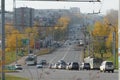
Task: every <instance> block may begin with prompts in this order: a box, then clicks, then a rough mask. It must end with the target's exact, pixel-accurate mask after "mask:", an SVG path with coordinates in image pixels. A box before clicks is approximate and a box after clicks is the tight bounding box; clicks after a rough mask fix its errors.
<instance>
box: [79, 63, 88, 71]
mask: <svg viewBox="0 0 120 80" xmlns="http://www.w3.org/2000/svg"><path fill="white" fill-rule="evenodd" d="M80 69H81V70H84V69H86V70H90V64H89V63H82V64H81V66H80Z"/></svg>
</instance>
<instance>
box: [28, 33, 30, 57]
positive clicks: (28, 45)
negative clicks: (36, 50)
mask: <svg viewBox="0 0 120 80" xmlns="http://www.w3.org/2000/svg"><path fill="white" fill-rule="evenodd" d="M29 54H30V33H28V55H29Z"/></svg>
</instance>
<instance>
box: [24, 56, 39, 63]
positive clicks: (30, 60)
mask: <svg viewBox="0 0 120 80" xmlns="http://www.w3.org/2000/svg"><path fill="white" fill-rule="evenodd" d="M25 64H27V65H36V64H37V56H36V55H28V56H27V57H26V59H25Z"/></svg>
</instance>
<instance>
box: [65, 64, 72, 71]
mask: <svg viewBox="0 0 120 80" xmlns="http://www.w3.org/2000/svg"><path fill="white" fill-rule="evenodd" d="M70 64H71V63H70V62H68V63H67V65H66V69H67V70H69V66H70Z"/></svg>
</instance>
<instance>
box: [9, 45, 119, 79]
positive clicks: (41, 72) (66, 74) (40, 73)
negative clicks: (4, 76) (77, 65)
mask: <svg viewBox="0 0 120 80" xmlns="http://www.w3.org/2000/svg"><path fill="white" fill-rule="evenodd" d="M42 59H46V60H47V61H48V62H49V63H56V62H57V61H58V60H60V59H64V60H65V61H66V62H73V61H77V62H81V61H82V51H75V50H74V46H72V45H71V46H68V47H66V48H59V49H57V50H56V51H55V52H53V53H52V54H47V55H42V56H39V57H38V61H40V60H42ZM8 74H9V75H14V76H19V77H25V78H29V80H118V71H117V70H115V72H114V73H107V72H106V73H103V72H100V71H99V70H89V71H87V70H79V71H75V70H60V69H48V68H43V69H37V68H36V66H24V70H22V71H20V72H17V73H8Z"/></svg>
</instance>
